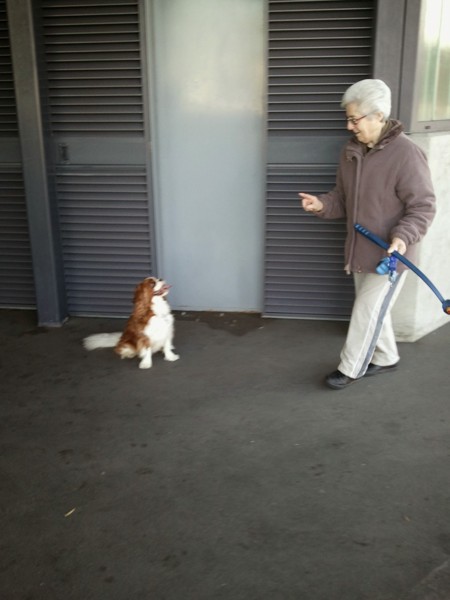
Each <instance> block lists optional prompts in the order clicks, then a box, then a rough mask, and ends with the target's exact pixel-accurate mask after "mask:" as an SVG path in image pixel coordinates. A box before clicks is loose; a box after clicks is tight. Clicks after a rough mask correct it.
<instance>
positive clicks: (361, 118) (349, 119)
mask: <svg viewBox="0 0 450 600" xmlns="http://www.w3.org/2000/svg"><path fill="white" fill-rule="evenodd" d="M369 115H370V113H367V115H364V116H362V117H358V118H357V119H355V117H347V123H351V124H352V125H358V123H359V122H360V121H362V120H363V119H365V118H366V117H368V116H369Z"/></svg>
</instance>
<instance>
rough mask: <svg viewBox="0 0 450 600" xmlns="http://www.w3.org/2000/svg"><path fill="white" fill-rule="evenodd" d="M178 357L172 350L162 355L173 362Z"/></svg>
mask: <svg viewBox="0 0 450 600" xmlns="http://www.w3.org/2000/svg"><path fill="white" fill-rule="evenodd" d="M179 358H180V357H179V355H178V354H174V353H173V352H171V353H170V354H166V355H165V356H164V360H168V361H169V362H175V361H176V360H178V359H179Z"/></svg>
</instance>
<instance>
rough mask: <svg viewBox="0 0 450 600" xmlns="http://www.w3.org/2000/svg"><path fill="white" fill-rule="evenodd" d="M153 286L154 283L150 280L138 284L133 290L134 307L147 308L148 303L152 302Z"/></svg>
mask: <svg viewBox="0 0 450 600" xmlns="http://www.w3.org/2000/svg"><path fill="white" fill-rule="evenodd" d="M154 285H155V282H154V281H152V280H151V279H145V280H144V281H141V283H138V285H137V286H136V289H135V290H134V297H133V302H134V304H135V305H136V306H138V305H140V306H143V307H148V306H149V304H150V302H151V301H152V296H153V288H154Z"/></svg>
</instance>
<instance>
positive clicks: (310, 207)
mask: <svg viewBox="0 0 450 600" xmlns="http://www.w3.org/2000/svg"><path fill="white" fill-rule="evenodd" d="M299 196H300V200H301V201H302V206H303V210H306V212H320V211H321V210H322V209H323V204H322V202H321V201H320V200H319V198H318V197H317V196H312V195H311V194H304V193H303V192H300V193H299Z"/></svg>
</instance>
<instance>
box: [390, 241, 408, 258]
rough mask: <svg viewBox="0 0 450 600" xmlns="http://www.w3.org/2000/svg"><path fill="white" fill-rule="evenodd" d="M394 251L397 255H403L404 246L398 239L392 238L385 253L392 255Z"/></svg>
mask: <svg viewBox="0 0 450 600" xmlns="http://www.w3.org/2000/svg"><path fill="white" fill-rule="evenodd" d="M394 251H397V252H398V253H399V254H405V252H406V244H405V242H404V241H403V240H401V239H400V238H394V239H393V240H392V242H391V245H390V246H389V248H388V250H387V253H388V254H392V253H393V252H394Z"/></svg>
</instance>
